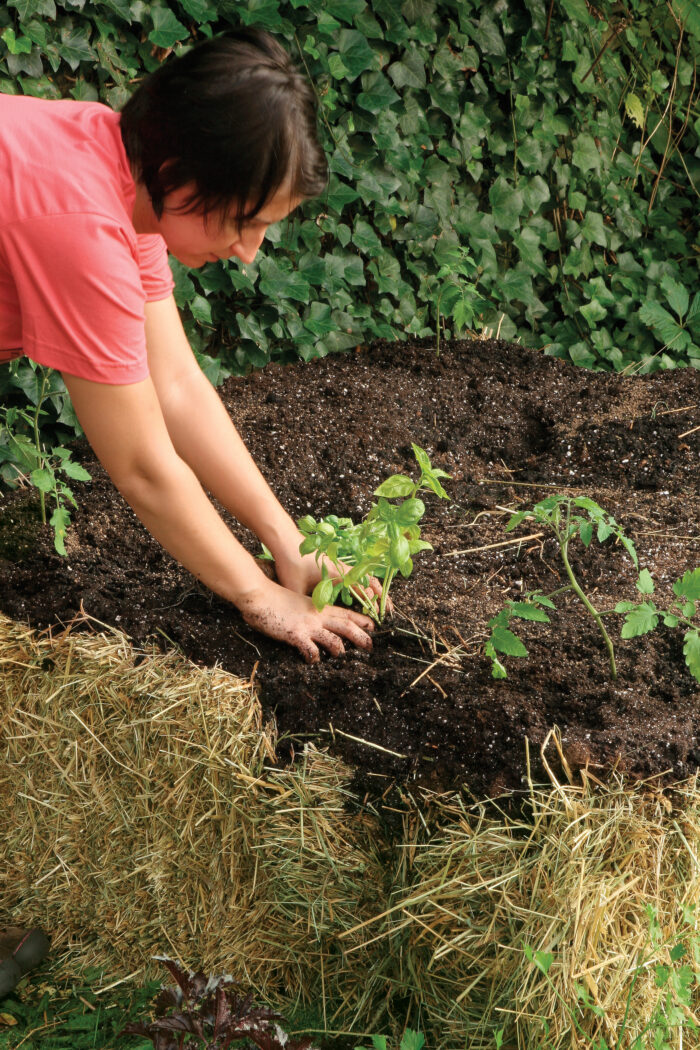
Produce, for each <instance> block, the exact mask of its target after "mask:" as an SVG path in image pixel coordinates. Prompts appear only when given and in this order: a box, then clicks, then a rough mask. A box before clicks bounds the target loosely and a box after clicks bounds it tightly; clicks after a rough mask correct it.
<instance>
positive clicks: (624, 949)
mask: <svg viewBox="0 0 700 1050" xmlns="http://www.w3.org/2000/svg"><path fill="white" fill-rule="evenodd" d="M555 743H556V738H555ZM550 776H551V779H552V784H550V785H547V786H546V787H541V788H536V787H534V786H531V794H530V802H529V809H530V811H529V812H527V813H525V814H524V815H523V816H522V817H521V818H519V819H515V818H513V817H509V816H508V815H506V814H501V815H500V817H499V816H498V815H495V814H494V811H493V808H492V807H487V806H485V805H483V804H480V805H476V806H472V807H469V808H467V806H466V805H465V803H464V801H463V800H461V799H459V798H458V797H453V798H451V799H446V798H442V799H439V798H438V799H433V800H432V803H431V802H430V800H429V799H428V798H426V799H424V804H426V808H425V809H424V812H425V813H427V809H428V808H429V806H430V804H432V807H433V809H437V810H438V811H439V812H440V816H441V823H442V826H441V828H440V829H439V830H438V831H437V832H435V833H433V834H430V835H426V834H425V830H424V826H423V821H424V819H425V818H424V817H423V818H422V820H419V819H416V816H415V815H414V816H413V817H412V818H410V819H409V820H408V821H407V829H406V841H405V843H404V849H405V851H406V857H407V865H408V866H409V867H410V869H411V875H410V878H409V879H407V880H406V881H407V883H408V885H407V887H406V888H405V889H395V890H394V892H393V893H392V894H391V895H390V902H389V907H388V908H387V909H386V911H385V913H384V914H383V915H382V916H377V918H376V920H375V922H373V923H370V924H367V925H366V926H365V927H364V932H365V935H366V938H367V939H368V940H369V939H370V938H379V941H380V942H384V943H385V946H386V947H385V951H387V952H390V953H391V954H392V956H393V957H394V958H400V959H401V961H402V973H401V976H400V977H399V983H400V982H401V978H403V984H404V986H405V987H412V988H413V989H414V990H415V991H414V996H415V998H416V1003H415V1006H416V1013H420V1015H421V1017H422V1024H423V1026H424V1029H425V1030H427V1031H430V1032H435V1033H440V1036H439V1038H440V1043H439V1045H442V1046H445V1047H457V1046H464V1045H468V1046H469V1048H470V1050H487V1048H488V1050H493V1047H494V1045H495V1043H494V1035H495V1032H496V1031H497V1030H498V1029H501V1028H502V1029H504V1039H505V1041H504V1043H503V1046H504V1048H507V1050H514V1048H516V1047H517V1048H518V1050H525V1048H528V1050H531V1048H532V1047H534V1046H542V1047H546V1050H560V1048H561V1050H564V1048H566V1050H573V1048H583V1047H586V1048H587V1050H588V1048H590V1047H591V1046H592V1045H593V1042H592V1040H593V1038H594V1037H599V1036H601V1035H602V1036H605V1037H606V1038H607V1040H608V1043H609V1045H610V1046H616V1045H617V1038H618V1036H619V1035H620V1033H621V1030H622V1023H623V1018H624V1015H625V1013H626V1012H627V1011H628V1016H627V1019H626V1033H627V1034H626V1039H625V1041H624V1042H623V1043H622V1045H623V1046H626V1045H631V1044H632V1037H633V1036H634V1035H635V1034H638V1033H640V1032H641V1031H642V1029H643V1028H644V1027H645V1025H646V1024H647V1022H648V1020H649V1018H650V1016H651V1014H652V1011H653V1009H654V1007H655V1005H656V1004H657V1003H658V1002H659V998H660V997H663V995H664V994H665V993H663V992H661V991H659V989H658V988H657V987H656V985H655V973H656V971H655V964H656V963H668V962H669V948H670V947H672V946H673V945H674V944H676V943H677V942H678V941H684V942H685V944H686V946H687V947H688V948H689V958H690V960H691V962H692V954H693V953H692V948H691V945H690V944H689V939H690V938H692V937H694V938H700V931H699V928H698V926H699V924H698V920H697V919H696V918H695V917H694V915H693V916H691V918H690V925H688V924H687V923H686V921H685V918H684V908H685V907H686V906H687V905H690V906H691V907H692V908H693V909H694V908H696V907H697V906H698V905H700V862H699V860H698V858H699V857H700V789H699V787H698V783H697V780H696V779H693V780H692V781H690V782H688V783H686V784H684V785H678V786H677V788H676V790H675V793H674V797H673V799H672V800H671V799H670V798H669V797H667V796H666V795H663V794H661V793H659V792H658V791H653V790H651V786H650V785H635V786H629V785H625V784H624V782H623V781H622V780H621V779H615V778H613V780H612V781H611V782H610V783H609V784H607V785H605V786H604V787H603V786H602V785H599V784H597V783H594V782H593V781H592V780H591V779H590V778H589V777H586V776H584V778H583V784H581V785H579V786H575V785H573V784H566V785H561V784H559V783H558V782H557V780H556V777H555V776H554V774H553V773H552V772H551V770H550ZM421 816H422V815H421ZM649 907H651V908H653V909H654V911H655V912H656V914H657V916H658V922H659V924H660V931H661V933H660V936H661V940H662V942H663V943H661V944H660V945H658V946H657V947H654V946H653V945H652V943H651V939H650V918H649V914H648V910H647V909H648V908H649ZM685 917H686V918H687V917H688V913H686V915H685ZM357 932H358V931H357V930H355V931H353V935H355V936H356V934H357ZM698 943H700V941H699V942H698ZM525 945H528V946H529V947H531V948H532V949H533V950H535V951H544V952H551V953H552V954H553V955H554V962H553V964H552V966H551V969H550V971H549V978H550V980H549V981H548V980H547V979H546V978H545V977H544V976H543V974H542V973H541V972H540V971H539V970H538V969H537V968H536V967H534V966H533V965H532V964H530V963H528V962H527V961H526V960H525V958H524V946H525ZM641 960H646V966H645V967H644V969H643V972H642V973H641V974H639V973H638V974H637V976H636V977H635V971H637V970H638V967H639V963H640V961H641ZM696 969H700V953H696ZM577 985H583V986H584V987H585V988H586V989H587V991H588V994H589V995H590V997H591V1000H592V1002H593V1003H594V1004H595V1005H596V1006H598V1007H601V1008H602V1009H603V1011H604V1016H603V1017H602V1018H598V1019H597V1018H596V1017H595V1016H594V1015H593V1013H592V1012H591V1011H588V1012H587V1013H586V1015H585V1016H582V1015H580V1016H579V1018H578V1019H579V1022H580V1024H581V1027H582V1030H583V1031H582V1032H577V1030H576V1028H575V1026H574V1025H573V1024H572V1020H571V1014H570V1011H571V1009H574V1008H575V1006H576V1003H577ZM418 995H419V996H420V999H418ZM628 998H629V1007H628ZM567 1007H568V1009H567ZM699 1008H700V998H699V997H698V994H697V993H695V1001H694V1006H693V1010H692V1011H691V1010H684V1011H683V1012H684V1014H685V1016H686V1018H687V1019H689V1020H693V1021H695V1022H696V1023H700V1015H699V1014H698V1012H697V1011H698V1009H699ZM693 1011H696V1012H693ZM543 1020H544V1021H546V1025H547V1028H548V1030H549V1034H548V1036H547V1038H546V1039H544V1038H543V1031H544V1028H543V1024H542V1021H543ZM465 1040H466V1042H465ZM589 1040H590V1041H589ZM692 1040H695V1045H697V1042H698V1040H700V1036H698V1035H695V1036H692V1035H691V1041H692ZM649 1045H652V1044H651V1043H650V1044H649ZM666 1045H667V1044H666V1043H664V1046H666ZM668 1045H669V1047H673V1048H674V1050H675V1048H676V1047H678V1048H679V1050H680V1048H682V1047H683V1046H684V1045H685V1046H688V1045H691V1044H689V1043H688V1041H687V1034H686V1041H685V1043H684V1041H683V1035H682V1033H681V1032H680V1030H676V1031H675V1033H674V1035H673V1037H672V1039H671V1041H670V1042H669V1044H668Z"/></svg>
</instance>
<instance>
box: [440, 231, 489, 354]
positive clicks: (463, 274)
mask: <svg viewBox="0 0 700 1050" xmlns="http://www.w3.org/2000/svg"><path fill="white" fill-rule="evenodd" d="M477 271H478V267H477V265H476V263H475V262H474V260H473V259H472V257H471V256H470V254H469V250H468V249H467V248H464V247H463V246H462V245H461V244H460V245H458V246H456V247H455V248H454V249H453V250H452V252H451V253H450V259H449V261H448V262H447V263H445V265H444V266H441V267H440V269H439V270H438V272H437V278H438V280H439V281H442V282H443V283H442V285H441V287H440V291H439V292H438V296H437V302H436V304H435V309H436V312H437V324H436V327H435V351H436V353H437V354H439V353H440V318H441V316H442V317H451V318H452V320H453V321H454V323H455V325H456V326H457V328H471V327H472V325H473V324H474V321H475V319H476V317H477V315H478V311H479V310H480V309H483V308H484V307H485V306H487V305H488V304H487V302H486V300H485V299H484V298H482V296H481V295H479V293H478V292H477V290H476V285H475V284H474V283H472V281H471V278H472V277H473V276H474V275H475V274H476V273H477Z"/></svg>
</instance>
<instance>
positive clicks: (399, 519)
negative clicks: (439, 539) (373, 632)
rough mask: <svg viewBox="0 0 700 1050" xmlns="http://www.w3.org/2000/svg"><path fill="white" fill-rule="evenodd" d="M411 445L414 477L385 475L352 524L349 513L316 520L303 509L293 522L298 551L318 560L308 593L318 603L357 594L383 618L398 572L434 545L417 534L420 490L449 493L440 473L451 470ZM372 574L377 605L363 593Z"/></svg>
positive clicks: (346, 599)
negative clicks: (296, 528) (367, 506)
mask: <svg viewBox="0 0 700 1050" xmlns="http://www.w3.org/2000/svg"><path fill="white" fill-rule="evenodd" d="M412 448H413V453H414V455H415V457H416V460H417V462H418V466H419V467H420V477H419V478H418V480H417V481H414V480H413V479H412V478H409V477H408V475H406V474H393V475H392V476H391V477H390V478H387V479H386V481H384V482H382V484H381V485H380V486H379V488H378V489H375V491H374V495H375V496H378V497H379V500H378V502H377V503H373V504H372V506H371V508H370V511H369V513H368V514H367V516H366V517H365V518H364V519H363V521H361V522H359V523H358V524H356V523H355V522H353V521H352V520H351V519H350V518H339V517H338V516H337V515H335V514H329V515H328V516H327V517H325V518H323V519H322V520H321V521H316V519H315V518H313V517H312V516H311V515H310V514H307V515H306V516H305V517H303V518H301V519H300V520H299V521H298V522H297V524H298V526H299V530H300V532H301V533H302V534H303V536H304V541H303V543H302V544H301V546H300V547H299V551H300V553H301V554H314V555H315V556H316V561H317V562H320V563H321V566H322V567H321V571H322V577H321V580H320V581H319V583H318V584H317V585H316V587H315V588H314V590H313V593H312V595H311V598H312V600H313V603H314V605H315V606H316V608H317V609H319V610H320V609H323V607H324V606H326V605H332V604H334V603H335V602H336V601H337V599H338V598H340V600H341V601H342V602H344V604H345V605H351V604H352V602H353V600H355V599H356V600H357V601H359V603H360V605H361V606H362V608H363V610H364V611H365V612H366V613H367V614H368V615H369V616H371V617H372V618H373V619H374V620H376V622H377V623H381V621H382V620H383V619H384V617H385V615H386V605H387V599H388V596H389V588H390V587H391V583H392V580H393V579H394V577H395V576H396V574H397V573H401V575H402V576H404V577H408V576H410V575H411V572H412V571H413V555H414V554H417V553H418V552H419V551H423V550H432V547H431V545H430V544H429V543H426V541H425V540H422V539H421V538H420V526H419V524H418V522H419V521H420V520H421V518H422V517H423V515H424V513H425V504H424V503H423V500H422V499H419V498H418V493H419V492H433V493H434V494H435V495H436V496H439V497H440V499H449V496H448V495H447V493H446V492H445V490H444V488H443V486H442V484H441V481H440V479H441V478H449V476H450V475H449V474H447V473H446V472H445V471H444V470H440V469H439V468H438V467H433V466H432V464H431V462H430V459H429V457H428V455H427V453H426V452H425V451H424V450H423V449H422V448H419V447H418V445H413V446H412ZM391 500H400V502H398V503H392V502H390V501H391ZM322 559H323V561H322ZM328 561H329V562H331V563H332V565H334V566H335V568H336V569H337V574H332V573H331V572H330V571H329V569H328V565H327V562H328ZM348 565H349V566H350V569H349V571H346V570H345V568H344V566H348ZM370 576H377V577H379V579H381V580H382V592H381V595H380V597H379V608H378V609H377V608H376V606H375V603H374V602H373V601H372V600H370V599H369V598H368V597H367V596H366V591H365V588H366V587H367V586H368V583H369V577H370Z"/></svg>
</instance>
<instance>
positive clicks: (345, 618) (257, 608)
mask: <svg viewBox="0 0 700 1050" xmlns="http://www.w3.org/2000/svg"><path fill="white" fill-rule="evenodd" d="M237 604H238V608H239V609H240V611H241V613H242V615H243V619H244V620H245V621H246V623H249V624H250V625H251V627H255V628H256V630H258V631H261V632H262V633H263V634H267V635H269V636H270V637H271V638H277V639H278V640H279V641H282V642H287V643H288V644H289V645H293V646H295V648H297V649H298V650H299V652H300V653H301V655H302V656H303V657H304V659H305V660H306V661H307V663H316V661H317V660H318V659H319V656H320V653H319V646H322V647H323V648H324V649H327V650H328V651H329V652H330V653H332V655H333V656H340V655H341V654H342V653H344V652H345V646H344V645H343V642H342V639H343V638H346V639H347V640H348V641H350V642H353V643H354V644H355V645H357V646H358V647H359V648H360V649H371V648H372V639H371V637H370V633H371V632H372V630H373V629H374V623H373V622H372V620H371V619H370V617H369V616H364V615H363V614H362V613H357V612H354V611H353V610H352V609H343V608H339V607H337V606H333V605H329V606H326V608H324V609H322V610H321V612H319V611H318V610H317V609H315V608H314V604H313V602H312V601H311V599H310V598H309V597H307V596H306V595H304V594H299V593H297V592H295V591H292V590H290V589H289V588H288V587H283V586H280V584H278V583H275V582H274V581H272V580H270V581H268V582H265V583H264V584H262V585H261V586H259V587H256V588H255V589H254V590H252V591H249V592H248V593H247V594H245V595H244V596H243V597H241V598H240V599H239V600H238V602H237Z"/></svg>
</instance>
